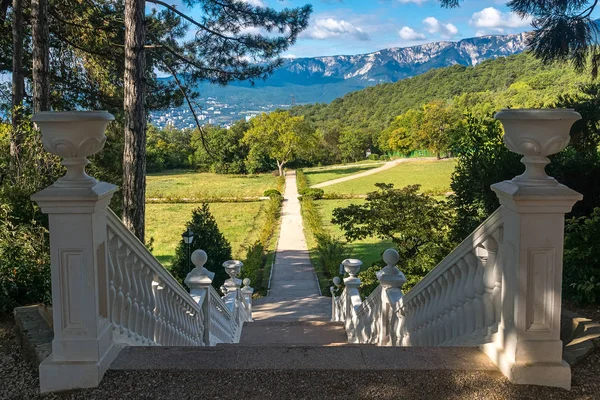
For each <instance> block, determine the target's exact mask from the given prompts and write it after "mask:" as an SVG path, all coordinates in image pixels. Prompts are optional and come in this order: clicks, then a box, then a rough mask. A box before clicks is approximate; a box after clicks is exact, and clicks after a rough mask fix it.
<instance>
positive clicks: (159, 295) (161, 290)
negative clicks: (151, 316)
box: [154, 277, 166, 346]
mask: <svg viewBox="0 0 600 400" xmlns="http://www.w3.org/2000/svg"><path fill="white" fill-rule="evenodd" d="M155 279H156V281H155V282H156V284H155V286H154V288H155V292H154V293H155V296H154V298H155V299H156V306H155V314H156V334H155V336H156V339H155V340H156V343H157V344H160V345H162V346H166V344H165V331H166V320H165V304H164V296H165V287H164V285H163V282H162V280H161V279H160V278H159V277H156V278H155Z"/></svg>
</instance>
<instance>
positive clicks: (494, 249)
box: [483, 236, 498, 336]
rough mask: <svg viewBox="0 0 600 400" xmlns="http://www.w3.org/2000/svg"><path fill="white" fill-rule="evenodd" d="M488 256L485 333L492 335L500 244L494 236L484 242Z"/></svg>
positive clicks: (485, 286)
mask: <svg viewBox="0 0 600 400" xmlns="http://www.w3.org/2000/svg"><path fill="white" fill-rule="evenodd" d="M484 247H485V249H486V250H487V253H488V256H487V259H486V260H485V263H484V268H485V272H484V273H483V286H484V293H483V305H484V310H485V322H484V323H485V329H484V332H483V334H484V335H486V336H487V335H490V334H491V333H492V327H493V325H494V322H495V321H496V310H495V309H494V288H495V287H496V277H495V276H494V268H495V267H496V254H497V253H498V244H497V243H496V241H495V240H494V238H493V237H491V236H490V237H488V238H487V239H486V240H485V242H484Z"/></svg>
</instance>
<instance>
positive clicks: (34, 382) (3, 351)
mask: <svg viewBox="0 0 600 400" xmlns="http://www.w3.org/2000/svg"><path fill="white" fill-rule="evenodd" d="M13 326H14V322H13V320H12V316H10V315H9V316H0V399H2V400H4V399H7V400H8V399H11V400H12V399H15V400H16V399H27V400H29V399H47V400H54V399H124V398H126V399H128V400H132V399H178V400H179V399H186V398H190V399H193V398H196V399H215V398H222V399H224V398H235V399H240V398H247V399H251V398H260V399H262V400H265V399H271V398H277V399H301V398H307V399H314V398H315V397H316V398H328V399H343V398H348V395H343V396H342V395H341V394H340V392H339V389H340V388H339V387H337V388H335V386H337V385H336V384H335V383H336V382H333V383H332V385H333V386H331V387H330V388H331V389H332V390H333V389H336V390H338V392H337V393H336V392H332V393H325V392H330V390H327V389H326V388H325V389H323V388H322V387H321V388H316V387H311V385H310V382H305V383H306V385H301V383H302V382H298V381H295V380H294V379H293V377H290V378H292V379H281V380H280V381H279V382H278V385H280V386H278V387H277V389H275V390H277V392H279V393H277V395H276V393H274V392H272V391H271V392H269V391H266V392H265V391H264V389H261V388H260V387H257V386H246V387H243V386H244V385H239V384H237V385H232V386H236V387H232V388H231V389H229V388H228V389H225V390H222V391H220V392H216V391H213V390H211V389H209V388H208V387H207V386H203V385H206V382H205V383H204V384H203V383H202V382H201V380H202V379H198V380H196V381H194V379H189V377H186V378H183V377H182V376H177V374H171V373H170V372H161V374H160V375H159V376H155V377H151V376H143V374H137V373H131V374H130V373H122V372H121V373H116V372H115V371H112V372H110V373H108V374H107V376H106V377H105V379H104V381H103V382H102V385H101V386H100V387H99V388H96V389H90V390H82V391H77V392H71V393H62V394H50V395H45V396H40V395H39V394H38V379H37V371H36V369H35V368H33V367H32V366H31V365H30V364H29V363H28V362H27V361H25V360H24V359H23V357H22V356H21V352H20V349H19V345H18V343H17V340H16V338H15V335H14V333H13ZM117 372H118V371H117ZM281 374H282V375H285V372H282V373H281ZM148 375H152V373H150V374H148ZM170 375H173V376H170ZM180 375H181V374H180ZM222 375H223V374H222V373H221V378H222V379H223V383H225V382H227V381H229V380H228V379H227V377H226V376H222ZM225 375H227V374H225ZM366 375H368V374H366ZM148 378H151V379H148ZM281 378H283V376H282V377H281ZM341 378H342V379H340V377H336V378H335V379H333V381H335V380H337V383H338V384H342V387H348V386H347V385H354V386H356V388H355V389H357V390H356V391H354V395H353V396H352V397H353V398H357V399H362V398H364V399H369V398H376V399H398V398H407V397H409V398H411V399H413V400H414V399H416V398H427V399H432V398H435V399H440V400H441V399H486V400H487V399H519V400H520V399H544V400H547V399H561V400H562V399H566V400H570V399H599V400H600V351H596V352H595V353H593V354H592V355H590V356H589V357H588V358H587V359H586V360H584V361H583V362H582V363H581V364H579V365H577V366H575V367H574V368H573V389H572V390H571V391H570V392H567V391H564V390H560V389H553V388H544V387H536V386H514V385H511V384H509V383H508V381H507V380H506V379H504V378H498V379H492V378H490V377H489V376H483V375H482V376H478V375H476V374H468V373H467V374H460V373H459V374H456V375H455V376H453V377H450V378H448V377H439V379H438V378H437V377H429V378H428V379H427V378H426V379H425V380H426V381H427V382H423V383H422V384H423V385H426V386H427V396H424V393H423V392H421V395H420V396H419V395H417V394H416V393H415V395H413V393H411V394H410V396H406V394H407V393H406V390H404V391H403V392H404V393H400V392H399V389H398V387H397V386H395V385H393V384H389V383H390V382H389V380H388V381H385V382H378V381H379V380H378V379H377V376H372V377H370V378H369V377H368V376H364V378H365V379H364V381H363V382H354V383H353V382H348V381H346V382H344V379H343V377H341ZM178 380H179V382H177V381H178ZM419 380H422V379H418V377H416V379H415V380H413V381H412V383H413V385H414V384H415V383H416V382H415V381H419ZM361 381H362V379H361ZM164 382H168V383H170V385H168V386H169V387H171V388H173V387H175V389H169V390H170V391H168V390H166V389H165V387H166V385H164V384H163V383H164ZM186 382H187V383H188V384H185V383H186ZM234 382H235V381H234ZM238 382H239V381H238ZM213 383H215V384H216V385H213V386H216V387H218V382H214V381H213ZM449 385H451V387H449ZM195 386H198V387H195ZM319 386H321V385H319ZM221 388H223V386H221ZM293 388H295V390H293ZM404 389H407V388H404ZM304 390H305V391H304ZM244 391H245V393H243V392H244ZM309 392H317V393H318V394H317V393H309Z"/></svg>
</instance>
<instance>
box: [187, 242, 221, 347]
mask: <svg viewBox="0 0 600 400" xmlns="http://www.w3.org/2000/svg"><path fill="white" fill-rule="evenodd" d="M207 260H208V256H207V254H206V252H205V251H204V250H195V251H194V252H193V253H192V256H191V261H192V264H194V267H195V268H194V269H193V270H192V271H191V272H190V273H189V274H188V275H187V277H186V278H185V284H186V286H187V287H188V288H190V295H191V296H192V298H193V299H194V301H195V302H196V303H198V304H199V305H201V306H202V313H203V314H204V337H203V342H204V345H205V346H210V326H209V324H210V304H209V303H210V302H209V300H208V296H209V294H208V290H209V288H210V285H211V284H212V281H213V279H214V277H215V273H214V272H210V271H209V270H207V269H206V268H204V264H206V261H207Z"/></svg>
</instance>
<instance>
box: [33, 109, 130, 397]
mask: <svg viewBox="0 0 600 400" xmlns="http://www.w3.org/2000/svg"><path fill="white" fill-rule="evenodd" d="M113 119H114V117H113V116H112V115H110V114H109V113H107V112H106V111H75V112H40V113H37V114H36V115H34V117H33V118H32V121H33V122H35V123H36V124H37V126H38V127H39V128H40V130H41V132H42V143H43V145H44V149H46V150H47V151H49V152H51V153H53V154H55V155H57V156H59V157H61V158H62V164H63V165H64V166H65V167H66V169H67V173H66V175H65V176H63V177H62V178H60V179H58V180H57V181H56V182H55V183H54V184H53V185H52V186H49V187H48V188H46V189H44V190H42V191H41V192H39V193H36V194H34V195H33V196H31V199H32V200H33V201H35V202H37V203H38V205H39V206H40V208H41V209H42V212H43V213H45V214H48V219H49V228H50V263H51V265H50V267H51V273H52V306H53V328H54V340H53V341H52V354H51V355H50V356H49V357H48V358H46V359H45V360H44V361H43V362H42V363H41V364H40V367H39V371H40V391H41V392H42V393H45V392H51V391H61V390H70V389H76V388H88V387H95V386H98V384H99V383H100V380H101V379H102V376H103V375H104V372H105V371H106V370H107V369H108V366H109V365H110V363H111V362H112V361H113V360H114V358H115V357H116V356H117V354H118V352H119V350H120V349H119V348H118V347H115V346H114V344H113V337H112V326H111V324H110V322H109V321H110V320H109V317H110V314H109V313H110V305H109V297H108V286H109V285H108V282H109V280H108V262H109V261H108V254H107V242H106V230H107V208H108V204H109V202H110V200H111V198H112V196H113V194H114V193H115V192H116V191H117V187H116V186H115V185H112V184H110V183H105V182H98V181H97V180H96V179H94V178H92V177H90V176H89V175H87V173H86V172H85V168H86V166H87V165H88V164H89V160H88V159H87V157H88V156H90V155H92V154H94V153H97V152H99V151H100V150H102V148H103V147H104V143H105V142H106V136H105V134H104V132H105V130H106V126H107V125H108V123H109V122H110V121H112V120H113Z"/></svg>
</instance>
